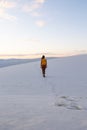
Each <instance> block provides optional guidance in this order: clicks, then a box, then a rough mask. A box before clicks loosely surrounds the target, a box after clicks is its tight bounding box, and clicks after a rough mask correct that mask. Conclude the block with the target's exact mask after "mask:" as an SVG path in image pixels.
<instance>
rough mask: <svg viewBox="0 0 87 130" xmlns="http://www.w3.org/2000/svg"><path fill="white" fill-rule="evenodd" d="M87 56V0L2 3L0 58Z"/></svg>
mask: <svg viewBox="0 0 87 130" xmlns="http://www.w3.org/2000/svg"><path fill="white" fill-rule="evenodd" d="M78 53H87V0H0V56H9V55H11V56H14V55H19V56H20V55H21V56H24V55H25V56H27V55H34V54H35V55H39V54H49V55H50V54H54V55H57V54H58V55H70V54H78Z"/></svg>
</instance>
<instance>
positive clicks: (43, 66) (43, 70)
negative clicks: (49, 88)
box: [41, 65, 46, 77]
mask: <svg viewBox="0 0 87 130" xmlns="http://www.w3.org/2000/svg"><path fill="white" fill-rule="evenodd" d="M41 68H42V74H43V76H44V77H45V70H46V65H42V66H41Z"/></svg>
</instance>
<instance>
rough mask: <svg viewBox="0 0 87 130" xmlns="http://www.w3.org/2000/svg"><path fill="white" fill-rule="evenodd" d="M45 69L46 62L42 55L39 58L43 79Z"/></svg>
mask: <svg viewBox="0 0 87 130" xmlns="http://www.w3.org/2000/svg"><path fill="white" fill-rule="evenodd" d="M46 68H47V60H46V58H45V56H44V55H43V56H42V58H41V69H42V74H43V77H45V70H46Z"/></svg>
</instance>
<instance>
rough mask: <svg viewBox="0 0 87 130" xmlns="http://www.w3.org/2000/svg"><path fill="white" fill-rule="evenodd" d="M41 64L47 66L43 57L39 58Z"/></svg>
mask: <svg viewBox="0 0 87 130" xmlns="http://www.w3.org/2000/svg"><path fill="white" fill-rule="evenodd" d="M43 65H46V66H47V60H46V59H45V58H43V59H41V66H43Z"/></svg>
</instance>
